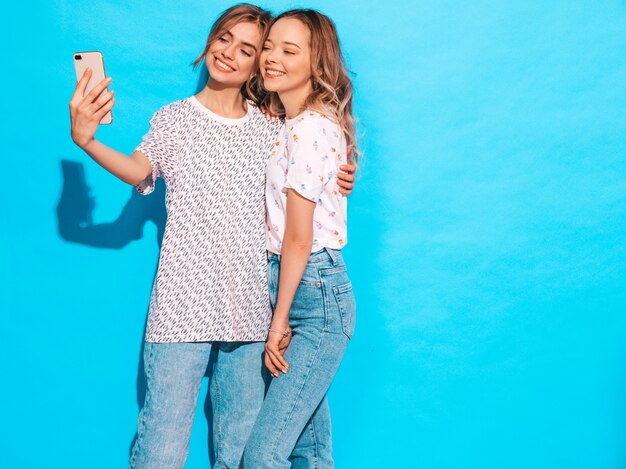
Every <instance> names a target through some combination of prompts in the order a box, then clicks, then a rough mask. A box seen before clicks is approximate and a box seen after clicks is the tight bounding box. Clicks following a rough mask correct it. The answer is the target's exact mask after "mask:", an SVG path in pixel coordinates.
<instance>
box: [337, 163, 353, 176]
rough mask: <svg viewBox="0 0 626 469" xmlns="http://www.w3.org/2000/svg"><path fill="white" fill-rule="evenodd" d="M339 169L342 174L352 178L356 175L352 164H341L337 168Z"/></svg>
mask: <svg viewBox="0 0 626 469" xmlns="http://www.w3.org/2000/svg"><path fill="white" fill-rule="evenodd" d="M339 169H340V170H341V172H343V173H344V174H349V175H351V176H353V177H354V174H355V173H356V166H354V165H353V164H350V163H348V164H342V165H341V166H339Z"/></svg>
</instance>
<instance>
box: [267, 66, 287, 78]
mask: <svg viewBox="0 0 626 469" xmlns="http://www.w3.org/2000/svg"><path fill="white" fill-rule="evenodd" d="M284 74H285V72H281V71H280V70H272V69H270V68H267V69H265V75H267V76H268V77H270V78H277V77H282V76H283V75H284Z"/></svg>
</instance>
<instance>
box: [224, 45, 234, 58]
mask: <svg viewBox="0 0 626 469" xmlns="http://www.w3.org/2000/svg"><path fill="white" fill-rule="evenodd" d="M234 52H235V44H233V43H232V42H231V43H230V44H229V45H228V47H225V48H224V49H222V56H223V57H224V58H226V59H231V60H232V58H233V55H234Z"/></svg>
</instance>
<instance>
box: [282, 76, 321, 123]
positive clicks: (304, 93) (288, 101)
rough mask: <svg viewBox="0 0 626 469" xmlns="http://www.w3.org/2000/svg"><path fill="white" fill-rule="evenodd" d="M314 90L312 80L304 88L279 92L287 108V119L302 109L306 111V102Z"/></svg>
mask: <svg viewBox="0 0 626 469" xmlns="http://www.w3.org/2000/svg"><path fill="white" fill-rule="evenodd" d="M312 92H313V86H312V85H311V82H310V81H309V82H307V84H306V85H305V86H303V87H302V88H296V89H293V90H289V91H285V92H282V93H278V97H279V98H280V101H281V103H283V107H284V108H285V115H286V117H287V119H293V118H294V117H296V116H297V115H298V114H300V113H301V112H302V111H304V103H305V102H306V99H307V98H308V97H309V96H310V95H311V93H312Z"/></svg>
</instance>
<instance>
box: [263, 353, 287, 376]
mask: <svg viewBox="0 0 626 469" xmlns="http://www.w3.org/2000/svg"><path fill="white" fill-rule="evenodd" d="M268 352H269V356H270V359H271V360H272V363H273V364H274V366H275V367H276V368H278V369H279V370H280V371H282V372H283V373H287V371H289V365H288V364H287V362H286V361H285V359H284V358H283V355H282V354H281V353H280V351H279V350H278V349H274V348H270V349H269V350H268Z"/></svg>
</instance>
